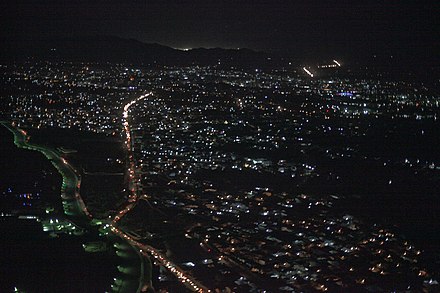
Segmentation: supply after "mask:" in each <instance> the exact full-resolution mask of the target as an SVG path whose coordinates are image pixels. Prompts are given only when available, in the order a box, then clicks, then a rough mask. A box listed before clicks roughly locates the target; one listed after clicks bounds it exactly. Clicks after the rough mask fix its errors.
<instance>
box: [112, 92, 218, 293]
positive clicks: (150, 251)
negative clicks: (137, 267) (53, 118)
mask: <svg viewBox="0 0 440 293" xmlns="http://www.w3.org/2000/svg"><path fill="white" fill-rule="evenodd" d="M151 95H152V93H151V92H150V93H147V94H145V95H142V96H139V97H138V98H136V99H134V100H132V101H131V102H129V103H127V104H126V105H125V106H124V112H123V127H124V132H125V137H126V138H125V145H126V147H127V151H128V159H129V168H128V173H129V188H130V195H129V199H128V202H127V204H126V206H125V208H124V209H122V210H121V211H119V213H118V214H117V215H116V216H115V217H114V218H113V220H112V225H111V231H112V232H113V233H115V234H116V235H118V236H120V237H121V238H124V239H126V240H127V241H129V243H130V244H131V245H132V246H135V247H137V248H138V249H139V252H140V253H141V254H142V255H143V256H144V257H146V258H148V259H150V257H153V258H154V260H155V261H156V262H158V263H160V264H161V265H162V266H163V267H165V268H166V269H168V271H169V272H170V273H172V274H173V275H174V276H176V277H177V279H178V280H179V281H180V282H181V283H182V284H183V285H184V286H186V287H187V288H188V289H190V290H191V291H194V292H211V290H209V289H208V288H206V287H205V286H203V285H202V284H200V283H199V282H198V281H197V280H195V279H194V278H193V277H192V276H190V275H189V274H188V273H186V272H185V271H184V270H183V269H181V268H180V267H179V266H177V265H176V264H174V263H173V262H172V261H170V260H169V259H167V258H166V256H165V255H163V254H162V253H161V252H160V251H158V250H157V249H155V248H154V247H152V246H149V245H146V244H142V243H140V242H138V241H136V240H135V239H133V238H132V237H131V236H129V235H128V234H126V233H124V231H122V230H121V229H119V228H117V227H116V224H117V222H118V221H119V220H120V219H121V218H122V217H123V216H124V215H125V214H127V213H128V212H129V211H130V210H131V209H132V208H133V207H134V206H135V205H136V203H137V201H138V200H139V198H141V197H142V198H145V197H144V196H143V195H142V196H141V195H140V194H139V192H138V189H137V186H138V184H139V183H140V178H139V177H138V176H137V173H136V162H135V161H134V155H133V146H132V140H131V131H130V124H129V121H128V118H129V111H130V107H131V106H133V105H134V104H136V103H137V102H139V101H141V100H143V99H145V98H147V97H148V96H151ZM147 201H148V200H147ZM150 262H151V261H150ZM150 285H151V280H150ZM146 286H148V285H146Z"/></svg>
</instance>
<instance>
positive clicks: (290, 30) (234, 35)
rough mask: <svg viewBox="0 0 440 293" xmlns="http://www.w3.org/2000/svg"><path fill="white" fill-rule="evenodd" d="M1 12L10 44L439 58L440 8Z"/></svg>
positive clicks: (115, 4) (15, 0)
mask: <svg viewBox="0 0 440 293" xmlns="http://www.w3.org/2000/svg"><path fill="white" fill-rule="evenodd" d="M385 3H386V4H385ZM0 10H1V12H0V17H1V28H0V30H1V34H2V38H6V39H8V38H17V37H25V38H29V37H31V38H52V37H60V36H61V37H65V36H67V37H72V36H82V35H95V34H98V35H101V34H104V35H116V36H120V37H124V38H135V39H138V40H140V41H143V42H148V43H153V42H156V43H160V44H164V45H168V46H171V47H175V48H191V47H224V48H237V47H240V48H241V47H247V48H251V49H257V50H265V51H276V52H296V53H298V54H306V55H307V54H309V55H313V54H315V53H316V54H320V53H323V52H325V53H330V54H336V55H337V54H345V53H348V52H351V53H352V54H353V52H356V51H362V52H368V53H379V54H380V53H385V54H397V53H402V54H409V55H411V54H435V52H436V50H437V49H438V48H439V39H440V38H439V35H440V29H439V28H440V25H439V20H438V19H439V18H440V17H438V15H440V1H412V2H411V3H408V1H385V0H383V1H357V2H356V1H309V0H302V1H295V0H286V1H276V0H267V1H262V0H252V1H250V0H248V1H240V0H234V1H221V0H217V1H209V0H204V1H183V0H181V1H176V0H175V1H169V0H161V1H151V0H144V1H131V0H125V1H115V0H105V1H101V0H99V1H96V0H80V1H78V0H72V1H65V0H57V1H54V0H33V1H32V0H2V1H1V4H0Z"/></svg>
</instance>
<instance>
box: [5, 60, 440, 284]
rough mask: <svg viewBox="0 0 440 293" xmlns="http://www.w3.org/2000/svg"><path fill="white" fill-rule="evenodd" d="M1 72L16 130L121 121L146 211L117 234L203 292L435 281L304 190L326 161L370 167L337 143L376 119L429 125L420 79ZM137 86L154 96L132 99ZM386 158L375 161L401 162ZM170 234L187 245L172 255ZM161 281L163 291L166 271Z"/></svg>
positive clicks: (114, 131)
mask: <svg viewBox="0 0 440 293" xmlns="http://www.w3.org/2000/svg"><path fill="white" fill-rule="evenodd" d="M336 66H338V67H339V65H336ZM332 67H335V65H332ZM0 78H1V82H2V83H3V84H5V85H6V86H7V87H8V88H11V89H14V90H11V92H10V93H6V94H4V96H2V97H1V98H2V100H3V103H4V105H5V106H7V108H6V109H9V110H8V111H9V112H8V113H6V114H8V115H10V117H11V118H12V119H13V120H15V121H16V122H17V124H18V125H20V126H21V127H31V128H42V127H61V128H72V129H78V130H82V131H90V132H97V133H98V132H99V133H106V134H108V135H113V136H119V135H120V136H121V137H124V136H126V134H125V133H124V132H125V131H124V130H126V129H128V125H129V139H128V140H126V141H128V145H127V147H129V148H132V153H131V154H130V156H132V157H131V159H132V161H133V162H134V164H135V165H134V166H130V172H131V173H130V176H132V173H133V174H136V176H133V177H135V178H137V179H139V180H140V181H138V182H136V188H137V190H138V191H139V193H140V194H141V196H140V202H144V201H145V202H146V203H148V204H140V203H137V205H133V206H134V207H133V209H132V211H129V212H127V213H126V215H125V217H124V219H123V220H121V226H122V227H123V228H124V230H125V231H130V230H131V231H132V232H133V233H132V234H130V235H136V240H137V241H138V242H141V243H143V244H145V245H148V247H154V249H155V250H154V251H162V252H163V253H164V254H166V255H167V256H169V258H168V259H169V260H171V261H173V263H175V264H178V265H179V266H180V267H184V268H185V272H183V271H180V269H179V273H181V274H182V275H185V274H187V273H188V274H189V275H191V276H192V277H194V278H195V279H197V280H198V281H199V282H200V283H201V284H203V285H204V286H206V287H208V288H213V289H214V288H217V290H219V291H221V290H223V291H224V292H228V290H231V291H234V292H249V291H258V290H261V289H266V290H268V291H273V292H281V291H290V292H296V291H300V292H302V291H306V292H308V291H316V290H317V291H329V292H333V291H356V292H362V291H371V292H377V291H393V290H395V291H405V290H409V291H411V290H416V291H418V290H429V289H430V288H433V287H434V286H437V285H438V283H437V281H436V280H435V276H434V275H433V274H432V273H431V272H429V270H428V269H426V268H425V266H424V263H423V262H421V261H420V256H421V254H422V252H421V251H420V250H418V249H416V248H415V247H414V246H413V245H411V244H410V243H409V242H408V241H406V240H404V239H403V238H402V237H400V236H399V235H396V234H395V232H393V231H392V230H390V229H389V228H387V227H386V226H384V225H381V224H379V223H377V224H374V225H372V224H371V223H364V222H363V221H361V220H359V219H358V218H357V217H354V216H352V215H350V214H347V213H344V212H341V211H339V210H337V209H335V208H334V206H335V204H336V203H337V202H338V201H339V200H340V199H341V197H342V196H341V195H338V194H333V193H331V192H328V191H326V188H325V186H321V187H320V189H319V190H320V191H319V192H316V191H315V192H313V193H305V192H302V190H303V187H304V186H306V185H307V184H313V182H322V181H319V180H320V178H323V177H325V178H332V180H333V179H334V180H338V178H339V177H338V175H337V174H336V175H335V174H332V173H331V172H330V171H328V170H327V169H325V168H323V166H324V167H325V164H324V163H323V162H328V160H334V159H338V158H348V159H350V158H353V157H356V158H357V159H364V160H366V159H369V156H370V155H367V154H363V153H362V151H361V150H360V149H359V148H358V145H356V144H355V143H347V141H348V140H349V139H353V138H362V137H363V136H365V133H367V132H368V131H369V128H370V127H371V125H372V123H374V121H382V120H387V119H388V120H393V119H401V120H408V121H420V120H422V121H425V122H426V121H432V122H433V123H435V121H437V117H438V115H439V113H440V112H439V108H440V104H439V99H438V96H436V95H435V94H433V93H432V92H431V91H430V90H429V89H428V88H426V87H424V86H423V85H415V84H409V83H406V82H394V81H386V80H381V79H375V80H364V79H355V78H342V77H338V76H335V77H326V78H315V77H313V76H308V75H306V74H304V72H303V71H302V70H301V69H299V70H298V71H297V72H290V73H286V72H284V73H282V74H274V73H264V72H261V71H259V70H255V71H240V70H236V69H234V70H232V69H231V70H229V71H228V70H224V69H222V70H219V69H217V68H215V67H197V66H194V67H188V68H154V69H151V68H148V69H146V68H132V67H127V66H126V65H118V64H105V65H103V64H73V63H56V64H53V63H41V64H38V65H36V64H27V63H25V64H14V65H7V66H6V65H3V66H1V68H0ZM146 91H148V92H149V91H152V92H153V94H152V95H151V96H147V97H145V98H142V99H139V98H138V97H139V96H141V95H142V94H143V93H145V92H146ZM136 98H137V99H136ZM131 100H132V101H134V102H133V104H129V105H130V106H129V107H126V109H124V105H127V103H128V102H129V101H131ZM123 113H124V115H123ZM376 123H377V122H376ZM121 126H123V127H125V128H126V129H122V128H121ZM329 141H330V142H331V143H329ZM394 159H395V160H396V161H390V158H387V157H383V158H380V160H382V161H383V162H384V163H385V164H387V163H388V164H392V163H393V162H394V163H399V162H401V160H402V158H397V159H396V158H394ZM374 160H376V161H377V160H379V159H378V158H374ZM382 161H381V162H382ZM414 161H416V159H414ZM419 161H420V160H419ZM405 162H406V161H405ZM408 162H409V161H408ZM423 162H424V163H425V165H426V166H425V165H423V166H425V167H427V166H429V168H431V167H430V166H433V168H431V169H435V166H438V165H439V164H440V161H439V162H437V161H435V160H434V159H433V160H430V161H427V160H426V161H423ZM408 164H409V163H408ZM416 165H417V164H414V166H416ZM417 166H419V167H420V165H417ZM176 239H180V240H179V241H180V242H179V243H187V242H188V243H189V244H188V245H191V249H188V250H186V251H185V252H183V253H182V252H179V247H177V246H176V245H175V243H176ZM194 244H196V245H194ZM180 249H181V248H180ZM158 255H159V254H158ZM168 259H167V261H168ZM159 275H160V280H159V285H158V286H159V288H160V283H161V280H163V281H164V282H163V283H164V284H165V283H166V281H167V280H169V277H167V276H166V274H165V273H163V272H162V270H161V271H160V273H159ZM213 275H215V276H216V277H215V278H213V277H212V276H213ZM185 276H186V275H185ZM185 280H186V279H185ZM191 280H192V279H191ZM191 282H193V281H191ZM191 284H192V283H191ZM194 284H195V283H194ZM156 287H157V286H156ZM197 288H199V287H197Z"/></svg>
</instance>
